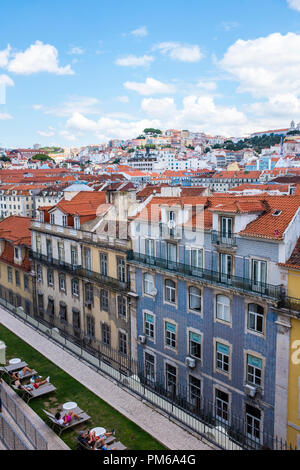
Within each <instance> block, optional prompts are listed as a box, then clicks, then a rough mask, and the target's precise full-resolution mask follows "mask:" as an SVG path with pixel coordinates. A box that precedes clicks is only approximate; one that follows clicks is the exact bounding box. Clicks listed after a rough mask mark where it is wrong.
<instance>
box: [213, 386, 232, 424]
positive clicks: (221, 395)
mask: <svg viewBox="0 0 300 470" xmlns="http://www.w3.org/2000/svg"><path fill="white" fill-rule="evenodd" d="M215 407H216V416H217V418H218V419H219V420H220V421H221V422H222V423H228V407H229V396H228V393H225V392H222V391H221V390H218V389H216V390H215Z"/></svg>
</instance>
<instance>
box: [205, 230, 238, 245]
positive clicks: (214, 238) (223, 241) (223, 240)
mask: <svg viewBox="0 0 300 470" xmlns="http://www.w3.org/2000/svg"><path fill="white" fill-rule="evenodd" d="M211 242H212V243H213V244H214V245H220V246H225V247H229V248H234V247H236V237H235V236H233V234H232V233H226V232H217V231H216V230H212V232H211Z"/></svg>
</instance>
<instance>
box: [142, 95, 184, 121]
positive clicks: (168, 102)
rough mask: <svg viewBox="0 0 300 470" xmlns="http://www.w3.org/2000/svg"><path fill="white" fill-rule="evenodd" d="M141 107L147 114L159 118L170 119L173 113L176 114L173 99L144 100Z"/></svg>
mask: <svg viewBox="0 0 300 470" xmlns="http://www.w3.org/2000/svg"><path fill="white" fill-rule="evenodd" d="M141 107H142V110H143V111H144V112H145V113H147V114H149V115H150V116H154V117H155V116H157V117H158V118H162V117H170V116H172V114H173V113H176V106H175V103H174V99H173V98H161V99H155V98H144V99H143V101H142V104H141Z"/></svg>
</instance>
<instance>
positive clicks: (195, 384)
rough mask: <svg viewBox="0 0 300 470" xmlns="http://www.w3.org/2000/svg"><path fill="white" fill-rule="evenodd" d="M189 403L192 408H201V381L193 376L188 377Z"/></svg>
mask: <svg viewBox="0 0 300 470" xmlns="http://www.w3.org/2000/svg"><path fill="white" fill-rule="evenodd" d="M189 401H190V403H191V405H193V407H194V408H196V409H197V410H199V409H200V408H201V381H200V379H198V378H197V377H194V376H193V375H190V376H189Z"/></svg>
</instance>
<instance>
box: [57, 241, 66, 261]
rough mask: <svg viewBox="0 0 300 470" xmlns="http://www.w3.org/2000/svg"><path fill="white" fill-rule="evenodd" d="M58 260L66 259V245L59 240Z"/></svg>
mask: <svg viewBox="0 0 300 470" xmlns="http://www.w3.org/2000/svg"><path fill="white" fill-rule="evenodd" d="M57 251H58V260H59V261H61V262H62V263H63V262H64V261H65V247H64V244H63V243H61V242H57Z"/></svg>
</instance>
